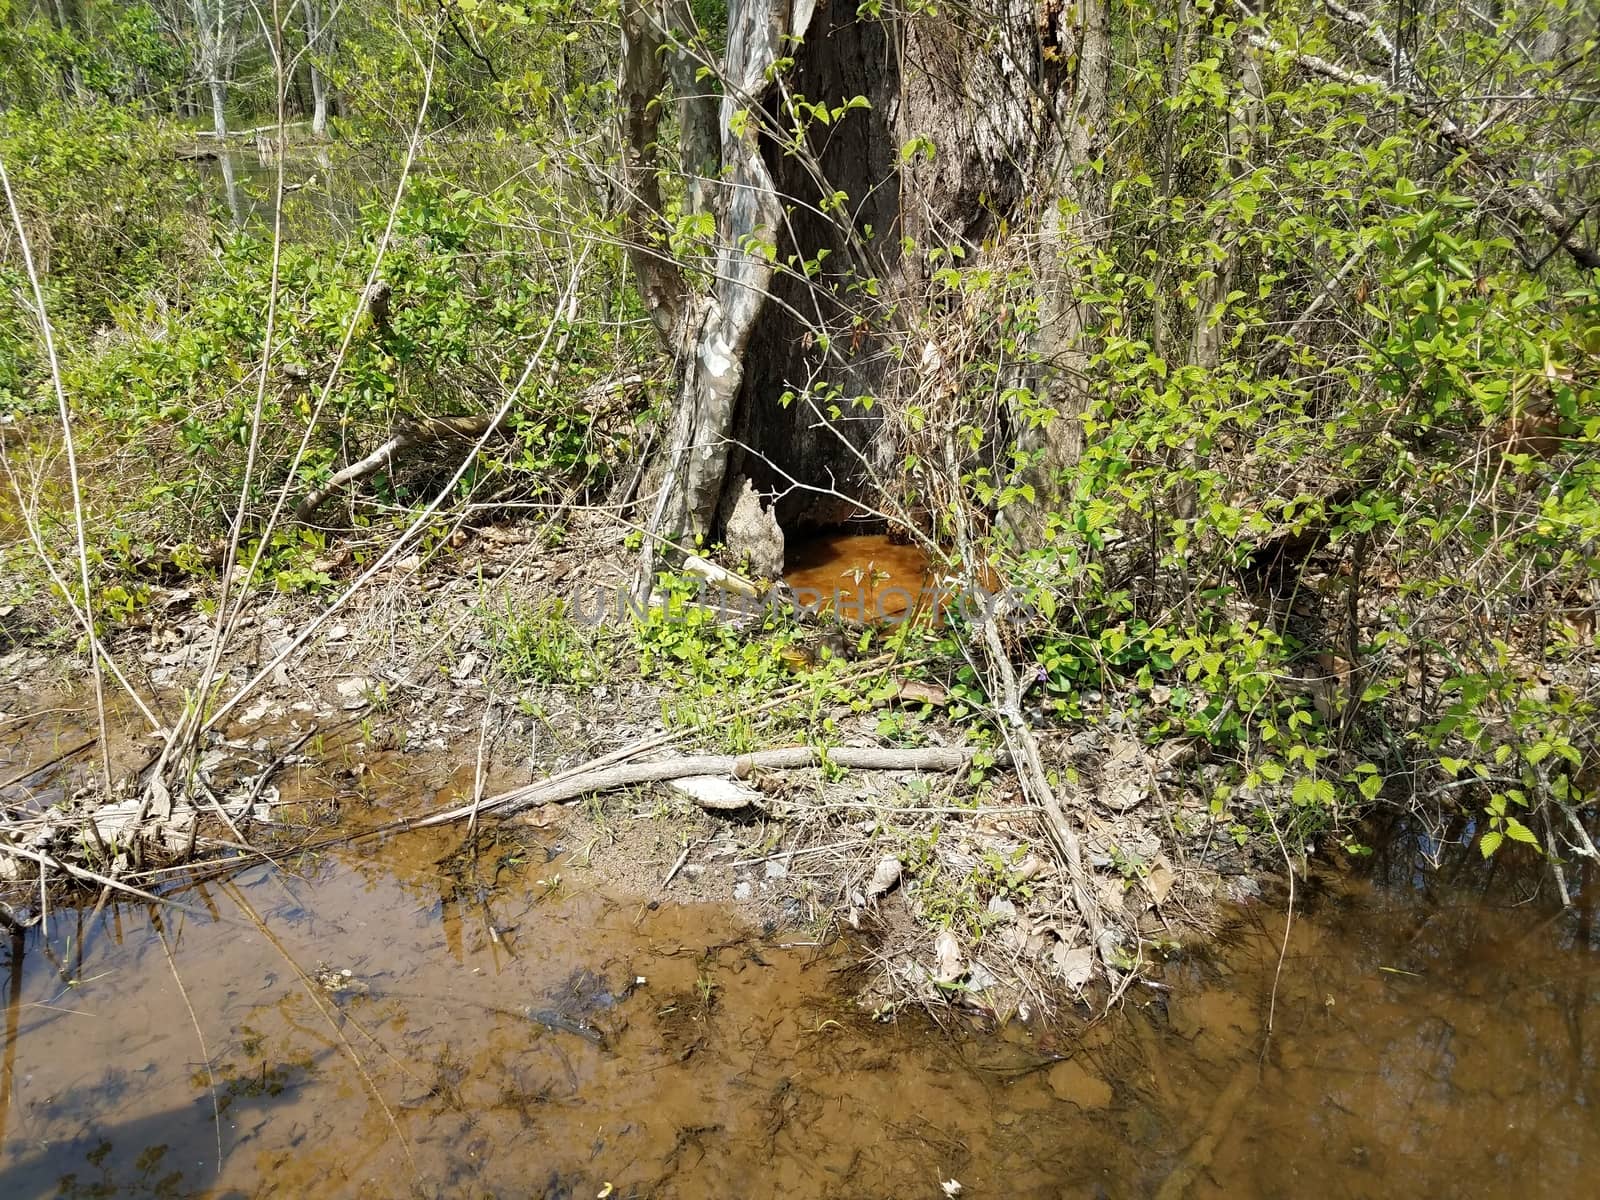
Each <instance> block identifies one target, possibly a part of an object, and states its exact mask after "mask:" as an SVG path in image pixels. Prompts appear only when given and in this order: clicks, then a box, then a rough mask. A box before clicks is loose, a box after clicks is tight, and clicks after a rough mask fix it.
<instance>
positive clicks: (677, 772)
mask: <svg viewBox="0 0 1600 1200" xmlns="http://www.w3.org/2000/svg"><path fill="white" fill-rule="evenodd" d="M978 753H979V748H977V747H971V746H924V747H918V748H914V749H905V748H882V747H876V746H866V747H863V746H838V747H835V748H834V749H832V750H829V751H827V752H826V761H827V762H829V763H831V764H832V765H834V766H836V767H846V768H849V769H852V770H857V771H959V770H961V769H962V768H964V767H968V766H971V765H972V760H973V758H974V757H975V756H976V755H977V754H978ZM999 757H1003V756H999ZM823 761H824V752H823V751H821V750H818V749H816V748H815V747H812V746H785V747H782V748H780V749H777V750H758V751H755V752H754V753H751V754H690V755H684V756H682V757H679V758H668V759H663V760H660V761H657V762H642V763H623V764H621V765H619V766H610V767H600V768H597V769H594V770H581V769H580V770H578V771H574V772H571V773H568V774H565V775H563V776H561V777H559V778H556V779H541V780H539V781H538V782H537V783H530V784H526V785H524V786H522V787H519V788H512V789H511V790H510V791H508V792H501V793H500V794H499V795H498V796H490V797H489V798H488V799H486V800H484V801H483V802H482V803H481V804H478V805H477V806H476V808H477V811H478V813H479V815H482V814H484V813H488V812H498V813H500V814H501V815H502V816H509V815H510V814H512V813H516V812H521V811H522V810H523V809H527V808H537V807H539V806H540V805H544V804H565V803H566V802H567V801H569V800H577V799H579V798H580V797H583V796H588V795H593V794H594V793H596V792H609V791H614V790H616V789H617V788H623V787H633V786H635V785H636V784H641V783H662V782H665V781H666V780H669V779H685V778H688V777H690V776H694V775H728V776H732V777H733V778H734V779H748V778H750V776H751V775H753V774H754V773H755V772H757V771H778V770H786V769H793V768H796V767H815V766H819V765H821V764H822V762H823ZM701 805H702V807H710V806H709V805H707V804H706V803H705V802H703V801H702V802H701ZM739 807H743V806H742V805H740V806H739ZM473 808H474V806H473V805H471V804H467V805H463V806H461V807H460V808H452V809H450V810H448V811H447V812H442V813H434V814H433V815H432V816H429V817H423V818H422V819H421V820H419V821H413V822H411V823H410V825H409V827H410V828H412V829H422V828H426V827H427V826H430V825H448V824H449V823H451V822H452V821H460V820H463V819H465V818H467V817H469V816H471V815H472V811H473Z"/></svg>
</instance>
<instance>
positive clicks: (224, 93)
mask: <svg viewBox="0 0 1600 1200" xmlns="http://www.w3.org/2000/svg"><path fill="white" fill-rule="evenodd" d="M217 70H218V68H217V67H216V66H213V67H212V72H211V80H210V84H211V128H212V130H213V131H214V132H215V134H216V136H217V141H219V142H220V141H222V140H223V139H224V138H226V137H227V136H228V110H227V100H228V85H227V84H226V83H224V82H223V81H222V80H221V79H219V78H218V77H217Z"/></svg>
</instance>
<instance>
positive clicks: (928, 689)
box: [894, 679, 950, 708]
mask: <svg viewBox="0 0 1600 1200" xmlns="http://www.w3.org/2000/svg"><path fill="white" fill-rule="evenodd" d="M894 699H896V700H898V701H900V703H902V704H931V705H933V707H935V708H938V707H940V706H941V705H943V704H944V703H945V702H946V701H947V700H949V699H950V694H949V693H948V692H946V691H945V690H944V689H943V688H942V687H940V686H939V685H938V684H936V683H924V682H922V681H921V680H920V679H902V680H900V681H899V682H898V683H897V684H896V685H895V690H894Z"/></svg>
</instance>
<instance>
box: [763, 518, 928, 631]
mask: <svg viewBox="0 0 1600 1200" xmlns="http://www.w3.org/2000/svg"><path fill="white" fill-rule="evenodd" d="M783 577H784V580H785V582H787V583H788V585H789V586H790V587H791V588H792V589H794V593H795V596H796V598H797V599H798V600H799V601H800V603H801V604H803V605H806V606H808V607H809V606H812V605H815V606H818V607H819V608H821V609H826V610H831V611H833V612H836V613H838V615H839V616H841V617H843V618H845V619H846V620H851V621H861V622H864V623H871V622H874V621H881V620H884V619H885V618H895V617H901V616H903V615H904V614H905V613H907V612H908V611H922V610H926V609H927V608H929V607H931V606H932V604H933V603H934V601H935V599H936V598H937V597H936V591H937V581H936V579H935V576H934V574H933V571H932V568H931V567H930V566H929V564H928V556H927V555H926V554H925V553H923V551H922V550H921V549H920V548H918V547H916V546H911V545H905V544H902V543H897V542H894V541H891V540H890V539H889V537H888V536H887V535H886V534H881V533H825V534H821V535H819V536H817V537H812V538H808V539H807V540H805V541H803V542H800V543H798V544H796V545H794V546H792V547H790V548H789V553H788V561H787V563H786V564H785V570H784V576H783Z"/></svg>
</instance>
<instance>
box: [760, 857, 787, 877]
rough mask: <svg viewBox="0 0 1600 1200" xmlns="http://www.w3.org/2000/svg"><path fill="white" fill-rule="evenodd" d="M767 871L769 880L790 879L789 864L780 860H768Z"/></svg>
mask: <svg viewBox="0 0 1600 1200" xmlns="http://www.w3.org/2000/svg"><path fill="white" fill-rule="evenodd" d="M766 870H767V878H768V879H787V878H788V877H789V864H788V863H786V862H783V861H782V860H780V859H776V858H769V859H767V867H766Z"/></svg>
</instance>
